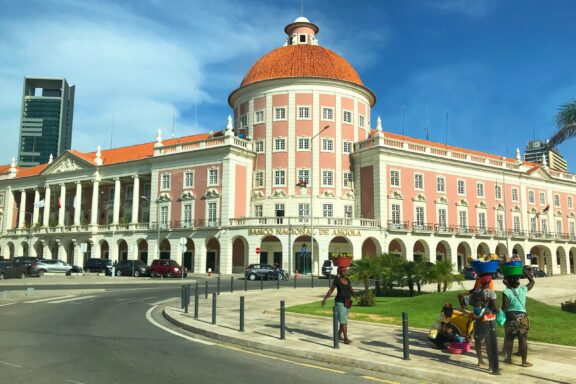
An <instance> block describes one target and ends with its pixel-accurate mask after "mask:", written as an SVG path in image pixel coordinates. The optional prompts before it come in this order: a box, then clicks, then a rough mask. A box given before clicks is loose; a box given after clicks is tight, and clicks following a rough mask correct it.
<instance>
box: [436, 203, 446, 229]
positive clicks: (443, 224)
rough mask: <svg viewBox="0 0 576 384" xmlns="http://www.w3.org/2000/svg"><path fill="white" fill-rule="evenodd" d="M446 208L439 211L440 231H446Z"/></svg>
mask: <svg viewBox="0 0 576 384" xmlns="http://www.w3.org/2000/svg"><path fill="white" fill-rule="evenodd" d="M446 223H447V221H446V208H440V209H438V225H439V226H440V229H443V230H446Z"/></svg>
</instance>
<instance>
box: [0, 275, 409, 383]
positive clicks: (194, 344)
mask: <svg viewBox="0 0 576 384" xmlns="http://www.w3.org/2000/svg"><path fill="white" fill-rule="evenodd" d="M273 284H275V283H273ZM92 287H93V288H96V287H97V288H103V286H92ZM222 287H224V285H223V286H222ZM2 288H3V289H7V288H8V287H7V286H3V287H2ZM20 288H22V287H20ZM58 288H59V289H62V286H55V287H54V289H58ZM76 288H78V285H76ZM242 288H243V287H242ZM106 289H107V290H106V291H105V292H98V293H93V294H90V293H88V294H83V295H74V294H71V295H70V294H68V295H66V297H48V298H46V297H45V298H42V299H37V300H32V301H29V302H27V303H24V302H18V303H14V304H10V305H5V306H0V383H3V384H4V383H5V384H19V383H26V384H36V383H39V384H40V383H65V384H69V383H73V384H97V383H118V384H131V383H142V384H147V383H155V384H156V383H234V384H243V383H251V384H252V383H266V382H272V383H275V384H283V383H318V384H324V383H327V384H328V383H330V384H334V383H336V384H337V383H350V382H354V383H362V382H366V383H368V382H384V383H414V382H415V381H414V380H411V379H404V378H398V377H390V376H386V375H383V374H380V373H374V372H365V371H360V370H351V369H349V368H340V367H334V366H328V365H325V364H316V363H314V362H310V361H299V360H295V359H292V358H287V357H283V356H280V355H271V354H270V353H260V352H258V351H250V350H241V349H238V348H236V347H234V346H230V345H225V344H220V343H218V344H217V343H213V342H212V341H211V340H203V339H198V338H196V336H195V335H193V334H189V333H186V332H182V331H181V330H179V329H177V328H175V327H174V326H172V325H170V324H169V323H167V322H166V321H165V320H164V319H163V318H162V316H161V315H160V308H161V303H162V302H165V301H166V300H169V299H176V300H178V299H179V294H180V286H179V285H177V284H162V285H160V284H158V285H154V284H153V285H151V284H147V285H145V286H141V285H139V284H135V285H129V286H127V285H122V286H114V285H111V286H110V287H108V286H106ZM263 294H265V292H263Z"/></svg>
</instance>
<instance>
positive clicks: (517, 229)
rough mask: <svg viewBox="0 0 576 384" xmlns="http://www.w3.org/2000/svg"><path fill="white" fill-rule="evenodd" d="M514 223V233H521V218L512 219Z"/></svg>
mask: <svg viewBox="0 0 576 384" xmlns="http://www.w3.org/2000/svg"><path fill="white" fill-rule="evenodd" d="M512 222H513V225H514V233H520V231H521V229H520V216H514V217H513V218H512Z"/></svg>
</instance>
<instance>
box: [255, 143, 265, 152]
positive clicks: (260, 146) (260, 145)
mask: <svg viewBox="0 0 576 384" xmlns="http://www.w3.org/2000/svg"><path fill="white" fill-rule="evenodd" d="M254 147H255V150H256V153H263V152H264V140H258V141H256V143H255V144H254Z"/></svg>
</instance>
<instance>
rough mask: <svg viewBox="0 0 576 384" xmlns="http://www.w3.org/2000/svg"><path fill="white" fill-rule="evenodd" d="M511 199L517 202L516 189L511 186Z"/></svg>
mask: <svg viewBox="0 0 576 384" xmlns="http://www.w3.org/2000/svg"><path fill="white" fill-rule="evenodd" d="M512 201H514V202H518V189H516V188H512Z"/></svg>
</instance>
